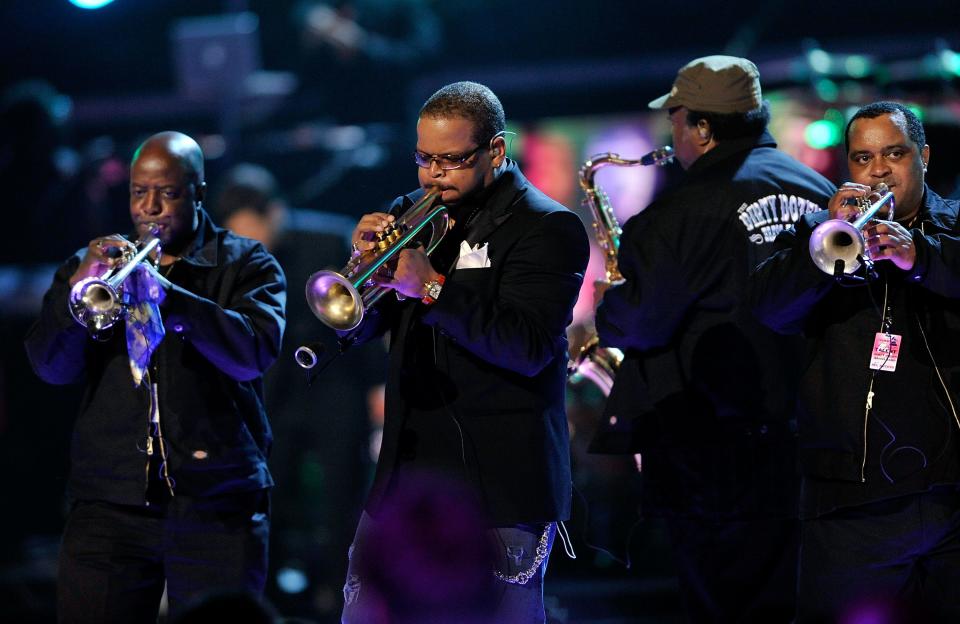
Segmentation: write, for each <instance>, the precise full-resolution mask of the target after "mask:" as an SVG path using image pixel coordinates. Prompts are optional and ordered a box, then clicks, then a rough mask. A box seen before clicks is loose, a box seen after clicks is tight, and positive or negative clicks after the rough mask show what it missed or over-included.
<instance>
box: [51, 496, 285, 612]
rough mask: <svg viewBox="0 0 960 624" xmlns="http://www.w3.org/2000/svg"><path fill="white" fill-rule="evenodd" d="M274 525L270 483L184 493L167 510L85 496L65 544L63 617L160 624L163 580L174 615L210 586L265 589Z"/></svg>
mask: <svg viewBox="0 0 960 624" xmlns="http://www.w3.org/2000/svg"><path fill="white" fill-rule="evenodd" d="M269 528H270V519H269V492H268V491H266V490H261V491H256V492H246V493H239V494H231V495H225V496H217V497H211V498H189V497H185V496H180V495H178V496H176V497H174V498H172V499H170V500H169V501H168V502H167V503H166V504H165V505H163V506H162V508H160V509H150V508H140V507H130V506H125V505H115V504H112V503H105V502H100V501H79V502H77V503H76V504H75V505H74V506H73V509H72V510H71V512H70V515H69V516H68V518H67V524H66V527H65V529H64V534H63V541H62V544H61V547H60V561H59V569H58V574H57V619H58V621H59V622H61V623H85V622H90V623H94V622H104V623H107V622H122V623H130V624H135V623H139V622H143V623H150V624H155V622H156V621H157V614H158V610H159V606H160V598H161V596H162V595H163V589H164V584H166V587H167V597H168V601H169V606H170V614H171V616H174V617H175V616H177V615H178V613H179V612H181V611H182V610H183V607H184V605H187V604H189V603H190V602H192V601H194V600H196V599H198V598H200V597H201V596H203V595H204V594H206V593H208V592H211V591H221V590H223V591H238V590H239V591H249V592H253V593H260V592H262V591H263V586H264V583H265V581H266V572H267V537H268V533H269Z"/></svg>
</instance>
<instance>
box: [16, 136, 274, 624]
mask: <svg viewBox="0 0 960 624" xmlns="http://www.w3.org/2000/svg"><path fill="white" fill-rule="evenodd" d="M205 190H206V184H205V183H204V176H203V154H202V153H201V151H200V147H199V146H198V145H197V143H196V142H194V140H193V139H191V138H190V137H188V136H186V135H184V134H180V133H178V132H163V133H160V134H156V135H154V136H152V137H150V138H149V139H147V141H145V142H144V143H143V144H142V145H141V146H140V147H139V148H138V149H137V151H136V153H135V155H134V158H133V163H132V165H131V175H130V217H131V219H132V221H133V225H134V228H135V230H136V232H135V235H133V236H131V237H130V240H133V239H135V238H137V237H139V239H140V240H141V241H144V240H145V239H147V238H149V236H150V232H151V230H152V231H154V232H155V233H156V236H157V237H158V238H159V239H160V244H161V247H162V254H158V255H155V256H154V257H153V258H152V259H147V260H145V261H143V262H141V263H140V266H139V267H138V269H137V271H135V272H134V273H133V276H132V277H131V278H129V279H128V280H127V281H126V282H125V283H124V290H125V291H126V295H128V296H132V297H134V299H133V301H132V303H133V304H135V306H136V307H135V308H131V310H130V311H129V312H127V313H126V315H125V318H124V319H123V320H124V323H123V325H124V326H125V327H124V328H123V329H121V328H120V324H118V325H117V326H115V327H112V328H110V329H107V330H105V331H97V332H93V335H92V336H91V334H90V333H88V329H87V328H86V327H84V326H82V325H80V324H78V323H77V322H76V321H75V320H74V318H72V317H71V314H70V312H69V311H68V304H67V300H68V295H69V294H70V291H71V288H72V287H73V286H74V285H75V284H77V282H79V281H80V280H82V279H84V278H87V277H93V276H100V275H102V274H104V273H105V271H106V270H107V269H108V268H110V267H111V266H112V265H114V264H115V263H116V262H117V261H116V260H114V259H113V258H112V257H111V256H112V255H113V254H112V251H111V249H112V248H114V249H115V248H126V247H129V246H130V242H128V240H127V239H124V238H123V237H121V236H120V235H112V236H107V237H102V238H98V239H95V240H93V241H91V242H90V244H89V246H88V247H87V248H86V249H83V250H81V251H79V252H78V253H77V254H76V255H74V256H73V257H72V258H70V259H69V260H67V261H66V262H65V263H64V264H63V265H62V266H61V267H60V268H59V270H58V271H57V273H56V275H55V277H54V280H53V285H52V286H51V287H50V289H49V291H48V292H47V293H46V295H45V297H44V302H43V308H42V311H41V316H40V319H39V321H38V322H37V323H36V324H34V326H33V327H32V328H31V330H30V332H29V334H28V336H27V339H26V348H27V352H28V355H29V358H30V361H31V363H32V365H33V368H34V370H35V371H36V373H37V374H38V375H39V376H40V377H41V378H42V379H44V380H45V381H47V382H49V383H54V384H68V383H77V382H81V381H83V382H84V383H85V384H86V392H85V394H84V399H83V402H82V404H81V407H80V414H79V416H78V417H77V420H76V422H75V425H74V430H73V441H72V450H71V474H70V482H69V495H70V498H71V502H72V508H71V511H70V515H69V517H68V518H67V524H66V528H65V530H64V535H63V542H62V545H61V552H60V562H59V575H58V582H57V601H58V618H59V620H60V621H62V622H155V621H156V618H157V612H158V607H159V604H160V598H161V595H162V594H163V591H164V585H165V584H166V588H167V593H168V597H169V604H170V610H171V613H172V614H173V615H176V614H177V612H178V610H179V609H181V608H182V607H183V605H184V603H185V602H188V601H190V600H191V599H194V598H196V597H198V596H199V595H200V594H202V593H204V592H207V591H210V590H213V589H231V590H245V591H250V592H254V593H258V592H260V591H262V589H263V586H264V581H265V575H266V567H267V537H268V531H269V498H268V488H270V487H271V486H272V485H273V480H272V479H271V477H270V473H269V471H268V470H267V463H266V462H267V455H268V453H269V450H270V444H271V433H270V427H269V425H268V423H267V419H266V413H265V412H264V409H263V398H262V391H261V375H262V374H263V371H264V370H266V369H267V367H268V366H270V364H271V363H272V362H273V361H274V359H276V357H277V355H278V353H279V350H280V339H281V336H282V334H283V328H284V303H285V299H286V291H285V280H284V276H283V273H282V271H281V270H280V266H279V265H278V264H277V262H276V260H274V258H273V257H272V256H271V255H270V254H269V253H267V252H266V251H265V250H264V248H263V246H262V245H261V244H259V243H257V242H255V241H252V240H250V239H245V238H240V237H237V236H235V235H233V234H231V233H229V232H227V231H226V230H223V229H220V228H218V227H216V226H215V225H214V224H213V222H212V221H211V219H210V217H209V216H208V215H207V213H206V212H205V211H204V210H203V209H202V208H201V206H200V204H201V201H202V200H203V197H204V194H205ZM154 261H156V262H157V263H158V266H156V267H154V266H153V264H152V262H154ZM157 306H159V308H158V309H157ZM158 310H159V317H158V316H157V311H158ZM144 343H146V344H148V345H150V348H152V349H153V350H152V353H151V349H150V348H147V350H146V351H145V352H144V351H143V350H142V347H143V345H144Z"/></svg>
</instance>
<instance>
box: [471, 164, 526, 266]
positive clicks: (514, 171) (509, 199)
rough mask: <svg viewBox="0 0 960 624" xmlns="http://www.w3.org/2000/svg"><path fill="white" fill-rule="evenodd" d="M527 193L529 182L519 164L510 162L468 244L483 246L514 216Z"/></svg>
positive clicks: (488, 200) (477, 221)
mask: <svg viewBox="0 0 960 624" xmlns="http://www.w3.org/2000/svg"><path fill="white" fill-rule="evenodd" d="M526 192H527V180H526V178H524V177H523V174H522V173H520V169H519V168H518V167H517V164H516V163H515V162H514V161H512V160H508V161H507V164H506V166H505V169H504V171H503V173H501V174H500V177H499V179H498V180H497V181H496V182H495V183H494V188H493V192H492V194H491V195H490V197H489V198H488V199H487V207H486V208H485V209H484V210H482V211H481V212H480V214H478V215H477V220H476V223H474V224H473V225H472V226H471V227H470V230H469V232H467V242H468V243H469V244H470V246H471V247H472V246H473V245H477V244H483V243H484V242H486V240H487V238H489V236H490V235H491V234H492V233H493V232H494V231H495V230H496V229H497V228H499V227H500V226H501V225H503V224H504V223H505V222H506V221H507V220H508V219H509V218H510V217H511V216H512V215H513V213H512V212H510V208H511V206H513V205H514V204H515V203H516V202H517V201H518V200H519V199H520V198H521V197H523V194H524V193H526Z"/></svg>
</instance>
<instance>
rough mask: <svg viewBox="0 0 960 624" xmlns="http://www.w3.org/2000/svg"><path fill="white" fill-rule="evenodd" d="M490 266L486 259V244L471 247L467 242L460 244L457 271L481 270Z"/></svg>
mask: <svg viewBox="0 0 960 624" xmlns="http://www.w3.org/2000/svg"><path fill="white" fill-rule="evenodd" d="M488 266H490V258H488V257H487V243H484V244H483V247H481V246H480V244H479V243H478V244H476V245H474V246H473V247H471V246H470V244H469V243H468V242H467V241H463V242H462V243H460V259H459V260H457V268H458V269H482V268H485V267H488Z"/></svg>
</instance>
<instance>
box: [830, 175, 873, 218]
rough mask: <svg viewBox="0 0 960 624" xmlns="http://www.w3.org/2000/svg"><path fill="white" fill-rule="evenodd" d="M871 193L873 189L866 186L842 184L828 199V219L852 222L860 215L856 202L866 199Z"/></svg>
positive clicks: (850, 183)
mask: <svg viewBox="0 0 960 624" xmlns="http://www.w3.org/2000/svg"><path fill="white" fill-rule="evenodd" d="M871 193H873V189H872V188H870V187H869V186H867V185H866V184H857V183H856V182H844V183H843V185H842V186H841V187H840V188H838V189H837V192H836V193H835V194H834V195H833V197H831V198H830V203H829V204H827V210H829V211H830V218H831V219H842V220H844V221H853V220H854V219H856V218H857V217H858V216H859V214H860V206H859V203H858V200H862V199H863V198H865V197H868V196H869V195H870V194H871Z"/></svg>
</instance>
